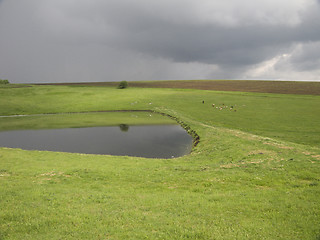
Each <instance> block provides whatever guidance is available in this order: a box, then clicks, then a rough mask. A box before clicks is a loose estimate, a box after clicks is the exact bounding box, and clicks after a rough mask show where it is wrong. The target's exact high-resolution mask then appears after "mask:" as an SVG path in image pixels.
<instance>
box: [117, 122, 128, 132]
mask: <svg viewBox="0 0 320 240" xmlns="http://www.w3.org/2000/svg"><path fill="white" fill-rule="evenodd" d="M119 127H120V130H121V131H122V132H128V131H129V125H127V124H120V125H119Z"/></svg>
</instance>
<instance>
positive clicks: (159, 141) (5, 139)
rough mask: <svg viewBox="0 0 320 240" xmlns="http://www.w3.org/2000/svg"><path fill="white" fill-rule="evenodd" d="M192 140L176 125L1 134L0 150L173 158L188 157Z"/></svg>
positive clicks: (21, 130) (24, 131)
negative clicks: (5, 148) (6, 148)
mask: <svg viewBox="0 0 320 240" xmlns="http://www.w3.org/2000/svg"><path fill="white" fill-rule="evenodd" d="M192 143H193V139H192V137H191V136H190V135H189V134H188V133H187V132H186V131H185V129H183V128H182V127H181V126H180V125H177V124H172V123H171V124H167V123H166V124H153V125H128V124H120V125H118V126H99V127H92V126H90V127H77V128H60V129H29V130H26V129H19V130H10V131H6V130H5V131H3V130H2V131H0V146H1V147H10V148H22V149H25V150H48V151H59V152H72V153H86V154H108V155H120V156H136V157H146V158H174V157H179V156H183V155H186V154H188V153H190V151H191V149H192Z"/></svg>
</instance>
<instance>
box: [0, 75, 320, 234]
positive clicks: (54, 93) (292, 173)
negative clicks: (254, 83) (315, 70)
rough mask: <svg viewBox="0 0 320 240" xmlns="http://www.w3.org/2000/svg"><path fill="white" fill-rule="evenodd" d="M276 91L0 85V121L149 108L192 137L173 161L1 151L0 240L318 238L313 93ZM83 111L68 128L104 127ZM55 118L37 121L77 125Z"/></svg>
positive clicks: (318, 151)
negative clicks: (196, 141)
mask: <svg viewBox="0 0 320 240" xmlns="http://www.w3.org/2000/svg"><path fill="white" fill-rule="evenodd" d="M195 83H196V82H193V84H195ZM146 84H147V83H146ZM179 84H181V82H180V81H179ZM129 86H132V85H130V83H129ZM260 88H261V89H262V87H260ZM295 88H296V89H298V88H299V87H298V86H297V85H296V86H295ZM313 88H314V87H313ZM260 92H264V91H262V90H261V91H260ZM265 92H266V91H265ZM283 93H286V94H275V93H272V94H271V93H248V92H241V91H239V89H238V91H232V92H231V91H211V90H197V89H181V88H175V89H173V88H138V87H130V88H128V89H123V90H119V89H116V88H115V87H114V86H104V87H101V86H86V85H72V86H47V85H45V86H39V85H37V86H31V87H19V88H9V87H6V88H0V98H1V101H0V115H2V116H4V115H16V114H27V115H30V114H43V113H65V112H90V111H110V110H153V111H157V112H162V113H166V114H169V115H172V116H174V117H177V118H178V119H179V120H180V121H183V122H184V123H185V124H187V125H189V126H190V127H191V128H192V129H193V130H195V131H196V132H197V133H198V135H199V136H200V142H199V144H198V145H197V146H196V147H195V148H194V149H193V152H192V153H191V154H190V155H187V156H184V157H180V158H176V159H145V158H134V157H118V156H102V155H85V154H71V153H57V152H42V151H24V150H20V149H9V148H0V192H1V194H0V239H319V238H320V227H319V226H320V200H319V199H320V198H319V196H320V185H319V181H320V177H319V173H320V163H319V162H320V142H319V136H320V124H319V123H320V122H319V119H320V108H319V106H320V96H317V95H318V94H314V93H310V94H308V95H301V94H300V95H296V94H289V90H287V91H286V92H283ZM311 94H313V95H311ZM203 101H204V103H203ZM212 104H214V107H213V105H212ZM102 114H106V113H102ZM85 115H86V114H84V115H83V114H81V116H85ZM94 115H95V116H94V117H92V118H91V119H86V117H81V119H82V120H80V119H79V122H81V121H82V122H83V123H86V124H88V125H87V126H89V125H90V122H91V123H92V122H93V123H96V122H100V123H101V124H102V123H103V122H104V121H103V116H102V115H100V114H98V113H95V114H94ZM58 116H60V117H61V118H63V119H60V120H59V121H57V118H58ZM62 116H64V115H44V116H43V119H44V120H43V121H46V122H47V125H48V126H51V127H55V126H57V127H61V126H62V127H63V126H65V127H70V126H72V122H73V120H75V121H77V116H76V115H69V117H67V118H65V117H62ZM101 116H102V117H101ZM60 117H59V118H60ZM28 118H29V120H27V119H28ZM30 118H32V117H31V116H30V117H24V118H16V117H10V118H8V117H5V118H0V124H1V129H2V130H4V129H10V128H11V127H12V126H13V125H14V126H18V127H19V128H23V127H24V126H27V127H28V128H32V126H33V127H37V124H36V123H34V122H32V120H30ZM21 119H26V120H21ZM107 119H108V118H107V117H106V121H108V120H107ZM51 123H52V124H51ZM54 123H55V124H56V125H54ZM58 123H59V124H58ZM44 125H46V124H44ZM44 127H46V126H44Z"/></svg>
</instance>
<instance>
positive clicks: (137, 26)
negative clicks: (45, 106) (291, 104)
mask: <svg viewBox="0 0 320 240" xmlns="http://www.w3.org/2000/svg"><path fill="white" fill-rule="evenodd" d="M0 3H1V5H0V35H1V38H0V53H1V54H0V78H1V77H5V78H12V79H15V81H20V82H23V81H29V82H30V81H31V82H41V81H108V80H121V79H127V80H139V79H183V78H186V79H190V78H243V77H248V78H250V77H258V78H266V77H269V75H268V74H267V73H268V72H267V71H266V70H264V71H262V70H261V69H265V67H264V64H267V65H266V66H269V65H270V60H271V59H273V60H272V61H271V62H272V63H273V66H274V68H273V70H274V71H278V73H281V71H283V73H286V74H287V75H288V78H289V79H290V78H292V79H294V78H295V77H294V76H295V69H297V70H299V69H300V70H301V69H304V71H309V72H308V77H311V78H313V79H318V78H319V72H318V69H319V61H317V59H319V51H317V49H319V44H318V43H319V41H320V32H319V31H316V30H315V29H320V25H319V24H320V14H319V10H320V6H319V1H315V0H307V1H305V0H291V1H289V0H283V1H281V2H279V1H275V0H270V1H268V2H257V1H253V0H244V1H241V3H239V1H236V0H231V1H228V2H221V1H207V0H199V1H191V0H171V1H168V0H163V1H150V0H148V1H147V0H138V1H129V0H123V1H118V0H117V1H115V0H91V1H89V0H78V1H72V0H29V1H23V0H4V1H3V0H0ZM282 55H285V56H287V57H286V58H284V57H281V56H282ZM268 61H269V62H268ZM257 67H258V70H259V71H256V70H255V68H257ZM269 68H270V67H269ZM288 69H290V71H289V70H288ZM288 71H289V72H288ZM249 72H254V74H253V75H250V74H249V75H248V73H249ZM260 73H263V74H264V75H259V74H260ZM266 74H267V75H266ZM274 74H275V75H276V72H275V73H274ZM299 77H301V75H299Z"/></svg>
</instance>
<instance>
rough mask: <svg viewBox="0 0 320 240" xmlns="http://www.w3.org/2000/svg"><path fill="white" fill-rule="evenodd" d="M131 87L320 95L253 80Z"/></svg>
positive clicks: (318, 88) (306, 85) (304, 87)
mask: <svg viewBox="0 0 320 240" xmlns="http://www.w3.org/2000/svg"><path fill="white" fill-rule="evenodd" d="M128 83H129V87H141V88H186V89H201V90H216V91H240V92H259V93H282V94H306V95H320V82H292V81H253V80H179V81H136V82H128ZM118 84H119V83H118V82H88V83H55V84H50V85H70V86H117V85H118Z"/></svg>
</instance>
